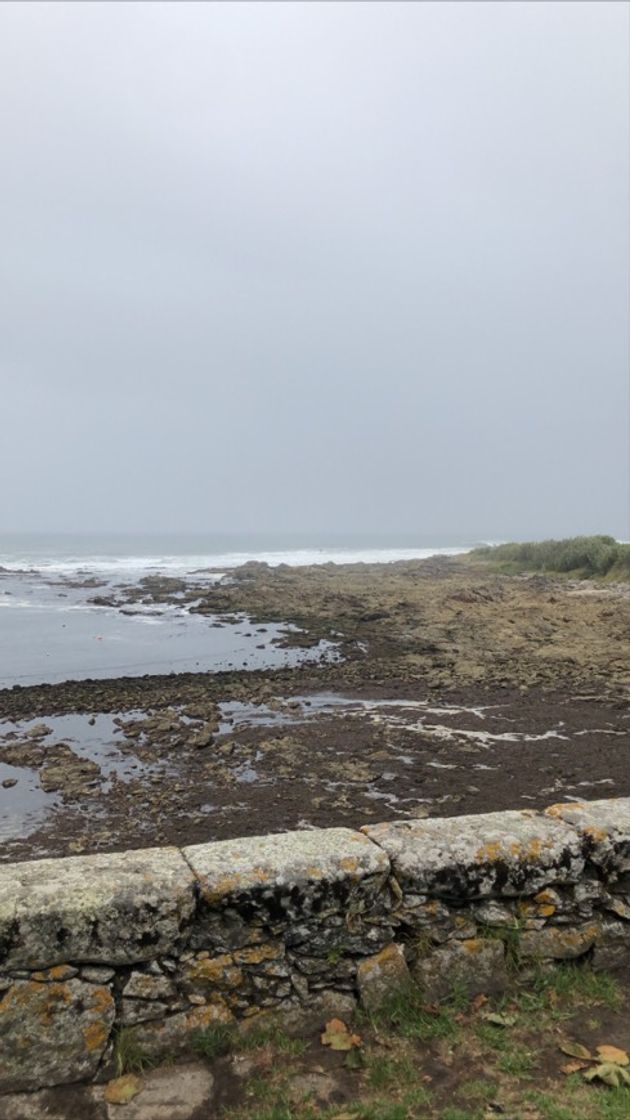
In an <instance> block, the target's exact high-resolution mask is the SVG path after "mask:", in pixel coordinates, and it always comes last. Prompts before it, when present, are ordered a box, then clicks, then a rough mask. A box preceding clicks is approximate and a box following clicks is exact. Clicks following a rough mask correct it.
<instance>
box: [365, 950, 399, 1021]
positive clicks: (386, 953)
mask: <svg viewBox="0 0 630 1120" xmlns="http://www.w3.org/2000/svg"><path fill="white" fill-rule="evenodd" d="M410 979H411V976H410V973H409V969H408V967H407V962H406V960H405V954H404V950H403V947H402V945H395V944H394V945H388V946H387V947H386V948H385V949H382V950H381V952H380V953H376V955H375V956H373V957H367V958H366V960H363V961H359V964H358V966H357V986H358V989H359V995H360V997H361V1003H362V1004H363V1006H364V1007H366V1008H367V1010H368V1011H374V1010H376V1008H378V1007H379V1006H380V1005H381V1004H382V1003H383V1002H384V1001H385V1000H386V999H387V997H388V996H390V995H391V994H392V992H394V991H395V990H396V989H397V988H400V987H402V986H403V985H404V984H406V983H409V980H410Z"/></svg>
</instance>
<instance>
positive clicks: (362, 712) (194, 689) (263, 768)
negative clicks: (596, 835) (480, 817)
mask: <svg viewBox="0 0 630 1120" xmlns="http://www.w3.org/2000/svg"><path fill="white" fill-rule="evenodd" d="M171 582H172V581H171ZM179 582H181V581H178V586H177V588H176V589H173V588H171V587H167V586H165V583H164V581H154V582H153V583H152V584H151V585H148V584H147V583H146V581H145V586H144V587H143V588H142V589H141V591H142V598H143V602H144V606H145V607H146V606H147V605H150V604H151V602H153V604H154V605H155V604H156V603H157V604H160V603H162V602H165V603H167V604H168V603H169V602H172V598H173V596H177V599H176V601H177V602H181V599H182V596H185V597H189V596H193V595H194V596H196V597H195V598H191V599H190V609H198V610H199V611H201V612H207V613H208V614H209V615H211V616H213V617H216V616H217V615H218V614H220V615H221V617H222V618H224V619H225V618H228V619H229V618H230V617H232V616H234V615H239V617H242V614H243V612H245V613H247V615H248V616H249V618H250V619H251V622H250V625H249V627H248V628H247V632H248V633H250V634H251V635H253V637H254V638H255V639H256V640H258V639H260V640H261V641H262V640H263V639H265V638H266V633H265V631H266V629H267V628H268V627H269V626H271V625H273V624H274V623H279V622H280V621H281V620H282V621H284V622H285V623H286V622H290V623H293V624H294V625H296V626H299V627H301V628H302V631H303V632H302V633H301V634H300V635H299V641H300V642H301V643H306V644H307V645H308V643H309V642H310V643H314V644H316V643H318V642H319V641H320V640H321V639H326V640H329V641H334V642H335V643H337V644H338V648H339V649H340V651H341V652H342V653H343V657H344V660H343V661H342V662H339V663H336V664H315V665H309V664H302V665H299V666H296V667H294V668H279V669H270V670H267V671H253V672H238V671H232V672H220V673H214V674H207V673H182V674H177V675H170V676H153V677H151V676H138V677H127V678H119V679H115V680H94V681H74V682H67V683H65V684H60V685H48V686H40V687H35V688H16V689H11V690H5V691H4V692H0V837H1V838H2V841H3V848H2V855H3V858H4V859H5V860H11V859H21V858H28V857H29V856H30V855H46V854H48V855H63V854H66V853H75V852H83V851H90V850H116V849H121V848H124V847H140V846H148V845H153V844H159V843H165V842H169V843H170V842H174V843H196V842H200V841H206V840H213V839H222V838H228V837H234V836H239V835H255V834H258V833H264V832H269V831H282V830H284V829H292V828H298V827H302V828H309V827H319V826H325V825H330V824H337V825H338V824H347V825H352V826H355V827H356V826H357V825H361V824H365V823H369V822H376V821H379V820H387V819H391V820H396V819H404V818H405V817H406V816H410V817H417V816H424V815H429V816H444V815H459V814H462V813H470V812H485V811H490V810H495V809H501V808H513V807H517V808H518V807H523V808H526V807H532V808H533V807H538V806H543V805H547V804H549V802H550V801H554V800H567V799H571V798H575V799H580V798H583V797H584V798H592V797H604V796H606V797H607V796H614V795H616V794H619V795H624V796H627V795H628V794H630V767H629V766H628V750H629V749H630V721H629V711H628V705H627V698H628V686H629V681H630V673H629V665H630V656H629V639H628V635H629V634H630V591H629V589H628V588H627V587H624V586H623V585H617V586H615V585H607V586H603V587H597V586H596V585H593V584H585V583H576V582H575V581H572V582H571V581H566V580H564V581H563V580H559V579H555V580H552V579H547V578H546V577H541V576H537V577H531V578H529V577H503V576H496V575H494V574H491V575H488V574H487V573H485V572H483V571H481V570H478V569H473V568H471V567H470V565H468V566H467V565H465V564H463V563H461V562H460V563H455V562H446V561H443V562H440V563H438V562H435V561H429V562H426V563H424V564H421V563H404V564H393V565H387V566H368V565H355V566H352V567H347V568H341V567H339V566H332V565H331V566H326V565H323V566H321V567H320V568H308V569H301V570H300V569H286V570H282V569H270V568H266V566H265V565H256V566H252V565H247V566H245V567H244V568H243V569H240V570H237V571H236V572H234V573H232V575H231V576H230V578H229V581H228V582H227V583H221V584H217V585H212V586H211V587H209V588H208V586H207V585H206V589H205V592H203V594H202V593H201V591H200V588H198V587H194V586H193V587H191V586H190V585H189V584H186V585H184V588H182V587H181V586H179ZM136 594H137V589H136V590H134V589H133V588H132V589H130V590H129V591H124V592H119V600H120V601H117V604H116V606H117V608H120V607H122V608H123V609H129V608H130V607H131V608H133V605H134V603H135V602H136V601H137V599H136ZM147 597H148V599H149V603H147V602H146V601H145V600H147ZM195 604H196V606H195ZM286 640H287V641H289V642H290V641H292V640H295V638H294V637H293V636H292V635H291V634H288V635H287V636H286ZM37 724H39V725H42V724H44V725H45V727H44V728H42V727H41V726H40V727H39V728H37ZM5 782H6V783H7V784H6V785H5V784H4V783H5ZM12 783H13V784H12Z"/></svg>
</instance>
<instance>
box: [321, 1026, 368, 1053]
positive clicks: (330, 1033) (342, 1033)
mask: <svg viewBox="0 0 630 1120" xmlns="http://www.w3.org/2000/svg"><path fill="white" fill-rule="evenodd" d="M321 1041H322V1045H323V1046H330V1049H331V1050H352V1048H353V1047H354V1046H360V1045H361V1039H360V1037H359V1035H358V1034H351V1033H350V1031H349V1030H348V1028H347V1026H346V1024H345V1023H344V1022H343V1021H342V1020H341V1019H330V1021H329V1022H328V1023H326V1030H325V1031H324V1033H323V1034H322V1036H321Z"/></svg>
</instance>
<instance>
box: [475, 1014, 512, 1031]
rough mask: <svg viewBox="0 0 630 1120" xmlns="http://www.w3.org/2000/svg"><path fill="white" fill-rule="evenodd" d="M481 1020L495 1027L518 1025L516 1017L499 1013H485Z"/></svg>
mask: <svg viewBox="0 0 630 1120" xmlns="http://www.w3.org/2000/svg"><path fill="white" fill-rule="evenodd" d="M481 1018H482V1019H485V1021H486V1023H492V1026H493V1027H513V1026H514V1024H515V1023H516V1015H501V1014H500V1013H499V1012H498V1011H484V1013H483V1015H482V1016H481Z"/></svg>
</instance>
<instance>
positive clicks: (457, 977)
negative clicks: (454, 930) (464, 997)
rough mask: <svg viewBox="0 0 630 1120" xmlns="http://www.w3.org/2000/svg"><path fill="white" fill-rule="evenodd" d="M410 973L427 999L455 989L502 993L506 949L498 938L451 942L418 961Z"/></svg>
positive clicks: (433, 998)
mask: <svg viewBox="0 0 630 1120" xmlns="http://www.w3.org/2000/svg"><path fill="white" fill-rule="evenodd" d="M412 972H413V976H414V979H415V980H417V981H418V983H419V984H420V985H421V987H422V989H423V991H424V994H425V996H426V998H427V999H428V1000H437V999H443V998H444V997H445V996H448V995H450V994H451V992H452V991H453V989H454V988H463V989H464V990H465V991H466V992H468V994H469V995H471V996H474V995H479V994H480V993H482V992H483V993H484V994H488V993H489V992H501V991H503V990H504V988H506V987H507V984H508V974H507V969H506V964H505V949H504V946H503V943H502V942H501V941H498V940H497V941H495V940H483V939H482V938H471V939H470V940H469V941H451V942H449V943H448V945H444V946H441V947H440V948H439V949H435V950H434V951H433V952H432V953H430V954H429V955H428V956H426V957H422V958H421V959H420V960H418V961H417V962H416V964H415V966H414V968H413V969H412Z"/></svg>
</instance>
